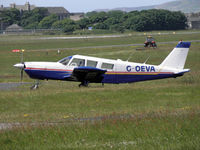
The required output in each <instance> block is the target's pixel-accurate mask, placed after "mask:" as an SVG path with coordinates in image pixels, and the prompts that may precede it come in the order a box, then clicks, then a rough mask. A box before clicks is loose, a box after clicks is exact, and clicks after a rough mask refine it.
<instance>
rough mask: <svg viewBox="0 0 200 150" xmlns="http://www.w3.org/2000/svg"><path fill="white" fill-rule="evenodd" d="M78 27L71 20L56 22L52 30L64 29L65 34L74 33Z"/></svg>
mask: <svg viewBox="0 0 200 150" xmlns="http://www.w3.org/2000/svg"><path fill="white" fill-rule="evenodd" d="M77 26H78V25H77V24H76V23H75V22H74V21H73V20H71V19H68V18H66V19H64V20H61V21H56V22H54V23H53V25H52V28H55V29H62V30H63V31H64V32H66V33H67V32H68V33H69V32H73V31H74V30H75V29H77V28H78V27H77Z"/></svg>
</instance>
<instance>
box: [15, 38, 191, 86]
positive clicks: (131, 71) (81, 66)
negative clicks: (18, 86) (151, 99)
mask: <svg viewBox="0 0 200 150" xmlns="http://www.w3.org/2000/svg"><path fill="white" fill-rule="evenodd" d="M190 45H191V43H190V42H182V41H180V42H179V43H178V45H177V46H176V47H175V48H174V49H173V50H172V51H171V53H170V54H169V55H168V56H167V57H166V58H165V59H164V61H163V62H162V63H161V64H160V65H150V64H146V62H145V63H134V62H128V61H122V60H120V59H118V60H112V59H104V58H97V57H89V56H82V55H73V56H68V57H65V58H63V59H61V60H59V61H58V62H23V61H22V62H21V63H17V64H15V65H14V67H16V68H19V69H21V80H22V78H23V71H25V72H26V73H27V74H28V75H29V77H30V78H33V79H37V80H45V79H46V80H49V79H51V80H64V81H76V82H81V84H79V87H80V86H86V87H87V86H88V84H89V83H102V84H104V83H116V84H118V83H131V82H138V81H146V80H155V79H163V78H172V77H174V78H176V77H179V76H182V75H183V74H184V73H186V72H189V71H190V69H184V65H185V61H186V58H187V55H188V51H189V47H190ZM38 84H39V82H37V83H36V84H35V85H34V87H33V88H35V89H36V88H38Z"/></svg>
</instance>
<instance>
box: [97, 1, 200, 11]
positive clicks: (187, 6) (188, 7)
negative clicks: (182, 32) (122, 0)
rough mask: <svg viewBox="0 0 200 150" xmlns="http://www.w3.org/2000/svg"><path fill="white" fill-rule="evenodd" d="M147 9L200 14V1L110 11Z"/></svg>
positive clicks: (174, 2)
mask: <svg viewBox="0 0 200 150" xmlns="http://www.w3.org/2000/svg"><path fill="white" fill-rule="evenodd" d="M148 9H167V10H171V11H182V12H184V13H191V12H200V0H176V1H172V2H168V3H164V4H161V5H152V6H143V7H120V8H114V9H111V10H121V11H125V12H130V11H134V10H138V11H140V10H148ZM95 11H109V10H108V9H99V10H95Z"/></svg>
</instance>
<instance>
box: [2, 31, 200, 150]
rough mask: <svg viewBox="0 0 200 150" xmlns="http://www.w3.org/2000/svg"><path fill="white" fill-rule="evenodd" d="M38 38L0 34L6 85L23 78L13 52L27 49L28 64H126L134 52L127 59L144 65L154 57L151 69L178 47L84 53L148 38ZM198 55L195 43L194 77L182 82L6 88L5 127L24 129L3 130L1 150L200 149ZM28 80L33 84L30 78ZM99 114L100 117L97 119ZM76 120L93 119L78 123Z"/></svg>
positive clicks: (192, 50) (184, 36) (163, 38)
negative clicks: (77, 59) (84, 60)
mask: <svg viewBox="0 0 200 150" xmlns="http://www.w3.org/2000/svg"><path fill="white" fill-rule="evenodd" d="M39 38H40V37H39V36H0V68H1V69H0V82H18V81H19V80H20V79H19V78H20V77H19V76H20V71H19V70H18V69H15V68H13V66H12V65H13V64H15V63H17V62H20V54H18V53H12V52H11V50H12V49H17V48H20V49H22V48H23V49H25V50H26V51H25V53H24V56H25V61H57V60H59V59H61V58H63V57H66V56H69V55H73V54H83V55H89V56H97V57H104V58H111V59H118V58H120V59H122V60H127V59H128V58H129V56H130V55H131V58H130V60H129V61H134V62H144V61H145V60H146V59H147V58H148V56H151V57H150V59H149V61H148V63H149V64H160V63H161V62H162V60H163V59H164V58H165V57H166V56H167V55H168V53H169V52H170V51H171V50H172V49H173V47H174V46H176V44H162V45H158V49H148V50H144V51H142V50H140V51H139V50H138V51H136V48H138V46H137V47H136V46H123V47H109V48H85V49H80V47H82V46H84V47H85V46H103V45H120V44H134V43H143V42H144V38H145V37H144V36H142V35H141V36H134V35H129V36H125V37H118V38H102V39H73V40H41V39H39ZM155 38H156V39H157V41H158V42H164V41H166V42H167V41H179V40H180V39H183V40H186V41H187V40H200V33H197V34H175V35H174V34H169V35H156V36H155ZM139 47H140V46H139ZM66 48H75V49H73V50H64V49H66ZM57 49H61V54H59V55H58V54H57V53H56V50H57ZM38 50H39V51H38ZM54 50H55V51H54ZM47 51H48V54H47ZM199 58H200V43H199V42H193V43H192V45H191V48H190V51H189V54H188V59H187V62H186V65H185V68H190V69H191V72H190V73H187V74H185V75H184V76H183V77H180V78H176V79H173V78H172V79H165V80H154V81H147V82H138V83H132V84H119V85H113V84H106V85H105V86H104V87H102V86H101V85H100V84H91V85H90V87H89V88H78V84H79V83H75V82H61V81H48V82H47V81H43V82H42V83H41V86H40V88H39V89H38V90H37V91H31V90H30V89H29V86H30V85H23V86H21V87H19V88H18V89H11V90H2V91H0V123H22V126H21V127H14V128H12V129H10V130H0V145H1V149H5V150H6V149H19V150H21V149H31V150H32V149H111V148H112V149H180V150H181V149H200V71H199V68H200V59H199ZM24 81H25V82H32V80H31V79H29V78H28V77H27V76H25V78H24ZM120 116H125V117H120ZM127 116H128V117H127ZM98 117H102V119H100V120H97V119H95V118H98ZM77 118H91V120H90V119H88V120H87V121H83V122H82V121H73V119H77ZM110 118H112V119H110ZM71 120H72V121H71ZM49 122H51V123H52V122H53V123H55V124H53V125H49V124H48V123H49ZM24 123H26V124H25V125H24ZM32 123H36V126H32V125H31V124H32ZM37 123H38V124H37Z"/></svg>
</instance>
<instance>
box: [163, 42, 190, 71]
mask: <svg viewBox="0 0 200 150" xmlns="http://www.w3.org/2000/svg"><path fill="white" fill-rule="evenodd" d="M190 45H191V43H190V42H179V43H178V45H177V46H176V47H175V48H174V49H173V50H172V51H171V53H170V54H169V55H168V56H167V57H166V58H165V60H164V61H163V62H162V63H161V64H160V66H161V67H169V68H175V69H183V68H184V65H185V61H186V58H187V55H188V51H189V48H190Z"/></svg>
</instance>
